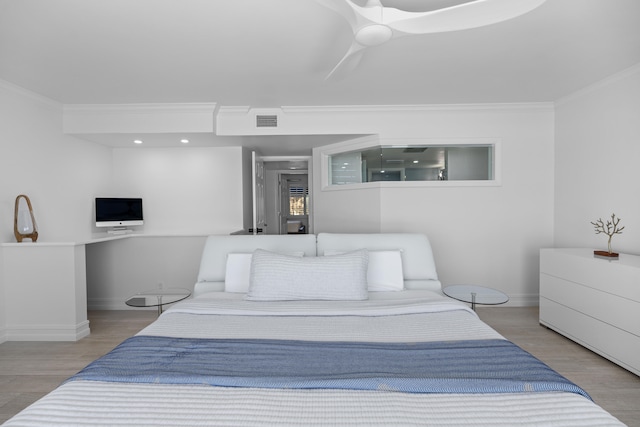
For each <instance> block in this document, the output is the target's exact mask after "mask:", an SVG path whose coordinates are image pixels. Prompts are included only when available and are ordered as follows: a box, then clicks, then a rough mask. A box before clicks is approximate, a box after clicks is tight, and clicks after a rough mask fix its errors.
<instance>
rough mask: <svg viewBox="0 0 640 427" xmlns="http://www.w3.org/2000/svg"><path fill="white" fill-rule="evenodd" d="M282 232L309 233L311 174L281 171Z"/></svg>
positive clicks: (280, 229) (279, 182) (279, 183)
mask: <svg viewBox="0 0 640 427" xmlns="http://www.w3.org/2000/svg"><path fill="white" fill-rule="evenodd" d="M278 186H279V192H280V228H279V232H280V234H307V233H308V231H307V230H309V175H308V174H306V173H304V174H303V173H298V174H291V173H281V174H280V178H279V180H278Z"/></svg>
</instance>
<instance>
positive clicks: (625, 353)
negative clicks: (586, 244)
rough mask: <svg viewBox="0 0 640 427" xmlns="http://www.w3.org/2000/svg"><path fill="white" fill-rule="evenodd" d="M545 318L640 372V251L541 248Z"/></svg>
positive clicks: (542, 312)
mask: <svg viewBox="0 0 640 427" xmlns="http://www.w3.org/2000/svg"><path fill="white" fill-rule="evenodd" d="M540 324H542V325H544V326H546V327H548V328H551V329H553V330H555V331H557V332H559V333H561V334H562V335H564V336H566V337H568V338H570V339H572V340H574V341H575V342H577V343H579V344H581V345H583V346H585V347H587V348H589V349H591V350H593V351H595V352H596V353H598V354H600V355H602V356H604V357H606V358H607V359H609V360H611V361H612V362H614V363H617V364H618V365H620V366H622V367H624V368H626V369H628V370H629V371H631V372H633V373H634V374H636V375H640V256H635V255H625V254H620V258H619V259H617V260H608V259H603V258H600V257H594V255H593V249H541V250H540Z"/></svg>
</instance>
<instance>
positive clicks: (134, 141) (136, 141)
mask: <svg viewBox="0 0 640 427" xmlns="http://www.w3.org/2000/svg"><path fill="white" fill-rule="evenodd" d="M133 143H134V144H142V140H141V139H134V140H133Z"/></svg>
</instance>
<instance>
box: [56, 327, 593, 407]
mask: <svg viewBox="0 0 640 427" xmlns="http://www.w3.org/2000/svg"><path fill="white" fill-rule="evenodd" d="M71 380H93V381H109V382H127V383H162V384H202V385H212V386H224V387H258V388H296V389H314V388H330V389H355V390H387V391H401V392H410V393H514V392H543V391H567V392H573V393H578V394H581V395H583V396H585V397H587V398H589V396H588V394H587V393H586V392H585V391H584V390H582V389H581V388H579V387H578V386H576V385H575V384H573V383H572V382H570V381H569V380H567V379H566V378H564V377H562V376H561V375H559V374H558V373H557V372H555V371H554V370H552V369H551V368H550V367H548V366H547V365H545V364H544V363H542V362H541V361H539V360H538V359H536V358H535V357H533V356H532V355H531V354H529V353H527V352H526V351H524V350H522V349H521V348H519V347H518V346H516V345H515V344H513V343H511V342H509V341H506V340H469V341H453V342H426V343H410V344H404V343H400V344H398V343H355V342H310V341H286V340H244V339H187V338H166V337H151V336H136V337H132V338H129V339H128V340H126V341H124V342H123V343H122V344H120V345H119V346H118V347H116V348H115V349H114V350H113V351H111V352H110V353H109V354H107V355H105V356H103V357H101V358H100V359H98V360H96V361H95V362H93V363H91V364H90V365H88V366H87V367H86V368H85V369H83V370H82V371H80V372H79V373H78V374H77V375H75V376H74V377H72V378H70V379H69V381H71Z"/></svg>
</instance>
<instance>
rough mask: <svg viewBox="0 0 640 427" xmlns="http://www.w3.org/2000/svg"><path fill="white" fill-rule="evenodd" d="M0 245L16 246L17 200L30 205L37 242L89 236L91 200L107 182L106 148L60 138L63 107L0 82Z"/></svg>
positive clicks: (108, 173) (109, 170)
mask: <svg viewBox="0 0 640 427" xmlns="http://www.w3.org/2000/svg"><path fill="white" fill-rule="evenodd" d="M0 118H1V120H2V127H1V128H0V182H1V183H2V185H0V242H12V241H15V238H14V236H13V208H14V202H15V198H16V196H18V195H19V194H26V195H28V196H29V198H30V199H31V204H32V205H33V210H34V215H35V218H36V222H37V224H38V232H39V238H38V240H39V241H73V240H75V239H81V238H86V237H87V236H88V235H89V234H90V233H91V221H90V220H89V218H91V215H92V212H93V204H92V200H93V197H94V194H95V193H96V192H98V191H102V190H104V189H107V188H108V186H109V183H110V181H111V156H110V150H109V149H108V148H106V147H103V146H100V145H97V144H93V143H88V142H86V141H81V140H79V139H77V138H75V137H73V136H69V135H64V134H63V133H62V106H61V105H60V104H57V103H55V102H53V101H50V100H48V99H46V98H43V97H40V96H39V95H35V94H33V93H30V92H27V91H25V90H23V89H20V88H17V87H15V86H11V85H10V84H8V83H3V82H0Z"/></svg>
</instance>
